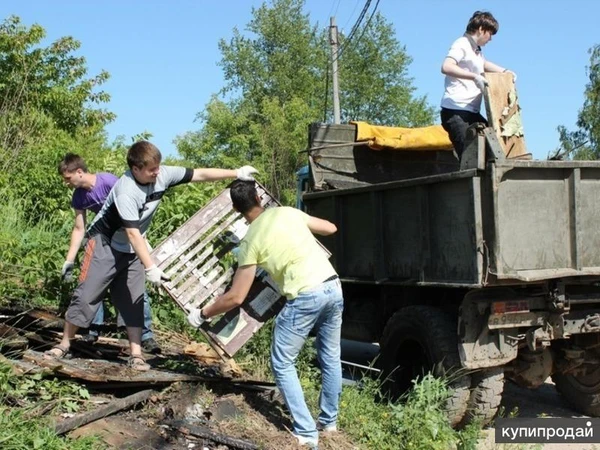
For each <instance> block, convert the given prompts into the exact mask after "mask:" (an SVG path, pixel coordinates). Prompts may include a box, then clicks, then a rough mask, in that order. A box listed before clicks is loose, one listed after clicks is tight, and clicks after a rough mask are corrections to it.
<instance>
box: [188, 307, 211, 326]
mask: <svg viewBox="0 0 600 450" xmlns="http://www.w3.org/2000/svg"><path fill="white" fill-rule="evenodd" d="M207 320H208V319H205V318H203V317H202V310H201V309H200V308H194V309H192V310H191V311H190V313H189V314H188V316H187V321H188V323H189V324H190V325H191V326H193V327H194V328H200V326H201V325H202V324H203V323H204V322H206V321H207Z"/></svg>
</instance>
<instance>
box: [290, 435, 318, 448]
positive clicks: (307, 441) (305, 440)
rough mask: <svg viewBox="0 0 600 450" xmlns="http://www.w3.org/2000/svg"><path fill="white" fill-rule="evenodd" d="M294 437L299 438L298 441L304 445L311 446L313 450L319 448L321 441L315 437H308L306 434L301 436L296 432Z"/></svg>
mask: <svg viewBox="0 0 600 450" xmlns="http://www.w3.org/2000/svg"><path fill="white" fill-rule="evenodd" d="M294 437H295V438H296V439H298V443H299V444H300V445H302V446H303V447H306V448H309V449H311V450H319V443H318V441H315V440H314V439H311V438H308V437H306V436H299V435H297V434H294Z"/></svg>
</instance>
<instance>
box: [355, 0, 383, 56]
mask: <svg viewBox="0 0 600 450" xmlns="http://www.w3.org/2000/svg"><path fill="white" fill-rule="evenodd" d="M380 1H381V0H377V3H375V7H374V8H373V11H372V12H371V15H370V16H369V19H368V20H367V23H366V24H365V26H364V28H363V30H362V33H360V36H359V37H358V39H357V40H356V42H355V43H354V45H357V44H358V43H359V42H360V40H361V39H362V37H363V35H364V34H365V32H366V31H367V29H368V28H369V25H370V24H371V20H372V19H373V16H374V15H375V13H376V12H377V7H378V6H379V2H380Z"/></svg>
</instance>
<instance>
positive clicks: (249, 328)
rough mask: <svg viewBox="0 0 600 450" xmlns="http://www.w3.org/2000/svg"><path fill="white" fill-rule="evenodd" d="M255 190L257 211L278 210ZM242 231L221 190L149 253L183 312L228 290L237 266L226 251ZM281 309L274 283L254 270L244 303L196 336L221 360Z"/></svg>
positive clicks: (282, 299) (242, 221)
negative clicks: (203, 337)
mask: <svg viewBox="0 0 600 450" xmlns="http://www.w3.org/2000/svg"><path fill="white" fill-rule="evenodd" d="M256 187H257V191H258V194H259V197H260V199H261V204H262V206H263V207H265V208H270V207H274V206H279V203H278V202H277V200H275V199H274V198H273V197H272V196H271V195H270V194H269V193H268V192H267V191H266V189H265V188H264V187H263V186H261V185H260V184H259V183H256ZM247 230H248V223H247V222H246V220H245V219H244V217H243V216H242V215H241V214H239V213H238V212H236V211H235V210H234V209H233V206H232V204H231V198H230V197H229V189H226V190H224V191H223V192H221V194H219V195H218V196H217V197H215V198H214V199H213V200H212V201H211V202H210V203H208V204H207V205H206V206H205V207H204V208H202V209H201V210H200V211H198V212H197V213H196V214H194V215H193V216H192V217H191V218H190V219H189V220H188V221H187V222H186V223H184V224H183V225H182V226H181V227H180V228H179V229H177V230H176V231H175V232H174V233H173V234H172V235H171V236H169V237H168V238H167V239H165V240H164V241H163V242H162V243H161V244H160V245H159V246H158V247H156V248H155V249H154V251H153V252H152V258H153V259H154V262H155V263H156V264H157V266H158V267H160V268H161V269H162V270H163V271H164V272H165V273H166V274H167V275H169V276H170V277H171V280H170V281H167V282H164V283H163V285H162V286H163V287H164V289H165V290H166V291H167V292H168V293H169V295H170V296H171V297H172V298H173V300H175V302H177V304H178V305H179V306H180V307H181V308H182V309H183V310H184V311H186V312H189V311H190V310H191V309H193V308H201V307H203V306H205V305H207V304H209V303H211V302H212V301H214V300H215V299H216V298H217V297H218V296H219V295H221V294H223V293H224V292H225V290H226V289H227V288H228V287H229V286H230V284H231V281H232V278H233V274H234V272H235V268H236V264H237V259H236V258H235V256H234V254H233V252H232V250H233V249H234V248H235V247H236V246H237V243H238V242H239V241H240V240H241V239H242V238H243V237H244V236H245V235H246V231H247ZM284 304H285V297H282V296H281V295H280V294H279V291H278V288H277V286H276V284H275V283H274V282H273V281H272V280H271V278H270V277H269V276H268V275H266V273H265V272H264V271H262V270H257V276H256V278H255V280H254V283H253V284H252V287H251V289H250V292H249V294H248V297H247V298H246V300H245V301H244V303H243V304H242V305H241V306H240V307H239V308H235V309H233V310H231V311H229V312H228V313H226V314H224V315H222V316H220V317H218V318H216V319H214V320H212V321H211V322H210V323H205V324H204V325H203V327H202V328H201V331H203V332H204V334H205V336H206V337H207V338H208V341H209V343H210V344H211V345H212V346H213V348H214V349H215V350H216V351H217V352H218V353H219V354H220V355H221V357H222V358H223V359H227V357H231V356H233V355H234V354H235V352H237V351H238V350H239V349H240V347H241V346H242V345H244V344H245V343H246V342H247V341H248V340H249V339H250V338H251V337H252V336H253V335H254V333H256V332H257V331H258V330H259V329H260V328H261V327H262V325H263V324H264V323H265V322H266V321H267V320H269V319H270V318H271V317H273V316H275V315H276V314H277V313H278V312H279V311H280V310H281V308H282V307H283V305H284Z"/></svg>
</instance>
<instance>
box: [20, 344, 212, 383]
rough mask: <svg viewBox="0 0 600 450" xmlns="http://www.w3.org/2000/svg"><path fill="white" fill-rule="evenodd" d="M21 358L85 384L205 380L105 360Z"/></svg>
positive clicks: (32, 355) (29, 355)
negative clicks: (137, 368) (139, 369)
mask: <svg viewBox="0 0 600 450" xmlns="http://www.w3.org/2000/svg"><path fill="white" fill-rule="evenodd" d="M23 359H25V360H26V361H29V362H32V363H35V364H36V365H38V366H41V367H45V368H48V369H50V370H52V371H54V372H55V373H60V374H62V375H66V376H68V377H70V378H76V379H80V380H86V381H97V382H109V381H113V382H122V383H127V382H133V383H147V384H149V385H152V384H164V383H174V382H176V381H205V380H206V379H205V378H204V377H200V376H197V375H186V374H182V373H175V372H168V371H166V370H156V369H151V370H149V371H147V372H138V371H136V370H134V369H131V368H130V367H127V365H126V364H125V362H113V361H105V360H101V359H79V358H74V359H46V358H44V355H43V354H42V353H40V352H36V351H33V350H27V351H26V352H25V353H24V354H23Z"/></svg>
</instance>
